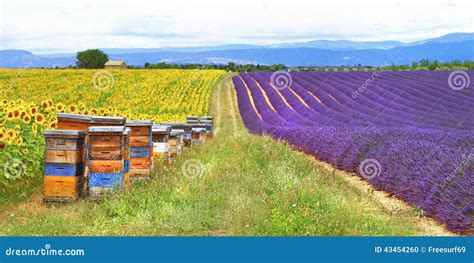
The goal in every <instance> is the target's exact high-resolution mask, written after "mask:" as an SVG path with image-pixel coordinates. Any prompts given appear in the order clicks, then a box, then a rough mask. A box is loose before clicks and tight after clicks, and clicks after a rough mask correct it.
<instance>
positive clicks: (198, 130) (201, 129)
mask: <svg viewBox="0 0 474 263" xmlns="http://www.w3.org/2000/svg"><path fill="white" fill-rule="evenodd" d="M205 132H206V128H193V133H205Z"/></svg>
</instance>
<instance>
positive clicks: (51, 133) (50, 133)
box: [43, 130, 86, 138]
mask: <svg viewBox="0 0 474 263" xmlns="http://www.w3.org/2000/svg"><path fill="white" fill-rule="evenodd" d="M43 134H44V137H77V138H81V137H85V136H86V131H78V130H45V131H43Z"/></svg>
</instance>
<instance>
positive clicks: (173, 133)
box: [170, 129, 184, 137]
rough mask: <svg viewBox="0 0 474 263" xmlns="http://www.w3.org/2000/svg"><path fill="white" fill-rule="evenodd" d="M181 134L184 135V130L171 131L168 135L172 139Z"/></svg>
mask: <svg viewBox="0 0 474 263" xmlns="http://www.w3.org/2000/svg"><path fill="white" fill-rule="evenodd" d="M183 134H184V130H179V129H176V130H171V132H170V135H171V136H173V137H176V136H182V135H183Z"/></svg>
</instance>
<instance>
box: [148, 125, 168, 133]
mask: <svg viewBox="0 0 474 263" xmlns="http://www.w3.org/2000/svg"><path fill="white" fill-rule="evenodd" d="M151 130H152V132H153V133H170V132H171V126H168V125H153V127H152V128H151Z"/></svg>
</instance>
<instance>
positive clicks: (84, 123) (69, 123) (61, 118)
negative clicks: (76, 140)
mask: <svg viewBox="0 0 474 263" xmlns="http://www.w3.org/2000/svg"><path fill="white" fill-rule="evenodd" d="M91 119H92V116H89V115H82V114H71V113H58V129H59V130H79V131H87V129H89V126H90V123H91Z"/></svg>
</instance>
